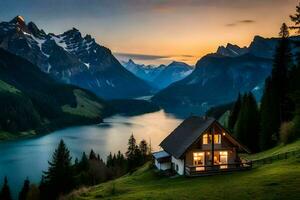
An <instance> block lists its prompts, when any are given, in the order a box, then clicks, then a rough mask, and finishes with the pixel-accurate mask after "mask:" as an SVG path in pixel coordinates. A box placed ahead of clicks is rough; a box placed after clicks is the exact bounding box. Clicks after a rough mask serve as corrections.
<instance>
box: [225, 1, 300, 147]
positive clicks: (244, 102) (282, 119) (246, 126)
mask: <svg viewBox="0 0 300 200" xmlns="http://www.w3.org/2000/svg"><path fill="white" fill-rule="evenodd" d="M290 17H291V20H292V21H293V22H294V23H295V24H296V26H292V27H288V26H287V25H286V24H285V23H283V24H282V26H281V28H280V32H279V36H280V40H279V41H278V45H277V48H276V51H275V54H274V61H273V68H272V72H271V75H270V76H269V77H268V78H267V79H266V80H265V87H264V92H263V96H262V99H261V103H260V105H258V104H257V102H256V100H255V98H254V96H253V94H252V93H251V92H250V93H246V94H243V95H241V94H239V95H238V98H237V100H236V102H235V103H234V105H233V107H232V109H231V112H230V116H229V120H228V128H229V129H230V130H231V131H233V133H234V135H235V136H236V138H237V139H239V140H240V141H241V142H242V143H244V144H245V145H247V146H248V147H249V148H250V149H251V150H252V151H253V152H258V151H261V150H266V149H269V148H271V147H274V146H275V145H277V144H278V143H280V142H283V143H289V142H292V141H294V140H296V139H297V138H299V137H300V129H299V128H300V51H298V52H297V54H296V55H295V56H294V55H293V54H292V52H291V47H290V45H291V40H290V37H289V28H292V29H297V31H298V33H300V27H299V24H300V4H299V6H297V13H296V14H295V15H292V16H290ZM296 45H297V46H298V47H300V43H296Z"/></svg>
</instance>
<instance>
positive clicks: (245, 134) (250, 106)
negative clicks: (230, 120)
mask: <svg viewBox="0 0 300 200" xmlns="http://www.w3.org/2000/svg"><path fill="white" fill-rule="evenodd" d="M258 116H259V112H258V108H257V104H256V100H255V98H254V96H253V94H252V93H248V94H245V95H244V96H243V98H242V106H241V110H240V113H239V116H238V120H237V122H236V125H235V128H234V130H235V134H236V136H237V138H238V139H239V140H240V141H241V142H242V143H243V144H245V145H246V146H247V147H249V148H250V149H251V151H253V152H257V151H258V150H259V118H258Z"/></svg>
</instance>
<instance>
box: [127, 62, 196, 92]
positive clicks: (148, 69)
mask: <svg viewBox="0 0 300 200" xmlns="http://www.w3.org/2000/svg"><path fill="white" fill-rule="evenodd" d="M123 66H124V67H125V68H126V69H127V70H129V71H130V72H132V73H133V74H135V75H136V76H137V77H139V78H141V79H143V80H145V81H147V82H148V83H149V84H150V85H151V86H152V87H154V88H157V89H163V88H165V87H167V86H169V85H170V84H172V83H174V82H176V81H179V80H181V79H183V78H185V77H186V76H188V75H189V74H190V73H192V71H193V67H192V66H190V65H188V64H186V63H184V62H176V61H173V62H172V63H170V64H169V65H159V66H153V65H144V64H136V63H135V62H134V61H133V60H131V59H129V61H128V62H123Z"/></svg>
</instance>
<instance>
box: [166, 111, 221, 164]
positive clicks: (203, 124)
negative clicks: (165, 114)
mask: <svg viewBox="0 0 300 200" xmlns="http://www.w3.org/2000/svg"><path fill="white" fill-rule="evenodd" d="M215 121H216V120H215V119H214V118H210V117H207V118H204V117H197V116H191V117H189V118H187V119H186V120H184V121H183V122H182V123H181V124H180V125H179V126H178V127H177V128H176V129H175V130H174V131H172V133H171V134H170V135H168V136H167V137H166V138H165V139H164V140H163V141H162V142H161V143H160V146H161V147H162V148H163V149H164V150H165V151H166V152H168V153H169V154H171V155H172V156H174V157H175V158H180V157H181V156H182V155H183V153H184V152H185V151H186V149H187V148H189V147H190V146H191V145H192V144H193V143H194V142H195V141H196V140H197V139H198V138H199V136H200V135H201V133H203V132H204V131H205V130H206V129H208V128H209V127H210V125H211V124H212V123H214V122H215Z"/></svg>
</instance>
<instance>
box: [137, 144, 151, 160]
mask: <svg viewBox="0 0 300 200" xmlns="http://www.w3.org/2000/svg"><path fill="white" fill-rule="evenodd" d="M139 149H140V152H141V161H142V164H143V163H145V162H146V160H147V156H148V152H149V147H148V143H147V142H146V140H142V141H141V142H140V144H139Z"/></svg>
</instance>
